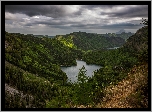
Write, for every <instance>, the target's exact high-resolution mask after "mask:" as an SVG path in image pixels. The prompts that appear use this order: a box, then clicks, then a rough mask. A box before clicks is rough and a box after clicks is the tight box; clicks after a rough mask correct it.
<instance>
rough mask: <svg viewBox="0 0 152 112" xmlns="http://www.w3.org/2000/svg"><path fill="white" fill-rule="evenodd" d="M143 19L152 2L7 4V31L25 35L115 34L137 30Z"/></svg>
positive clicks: (145, 17)
mask: <svg viewBox="0 0 152 112" xmlns="http://www.w3.org/2000/svg"><path fill="white" fill-rule="evenodd" d="M142 18H144V19H147V18H148V5H6V6H5V28H6V29H5V30H6V31H8V32H16V33H17V32H19V33H24V34H28V33H32V34H42V35H58V34H66V33H71V32H75V31H86V32H87V31H90V32H92V33H93V32H94V33H115V32H117V31H118V30H121V29H126V30H127V31H131V32H135V31H136V30H138V29H139V28H140V27H142V26H143V25H140V23H141V21H142ZM129 29H130V30H129ZM88 33H89V32H88Z"/></svg>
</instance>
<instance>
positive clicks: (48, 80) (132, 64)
mask: <svg viewBox="0 0 152 112" xmlns="http://www.w3.org/2000/svg"><path fill="white" fill-rule="evenodd" d="M147 23H148V22H147ZM115 46H117V47H118V46H121V47H120V48H118V49H115V50H108V49H103V48H108V47H115ZM76 59H82V60H84V61H86V63H87V64H98V65H101V66H102V68H100V69H99V70H97V71H94V76H92V77H87V76H86V69H85V67H84V66H83V67H82V68H81V69H80V71H79V73H78V80H77V82H75V83H70V82H67V75H66V73H64V72H63V71H62V70H61V69H60V66H61V65H62V66H72V65H76ZM147 63H148V26H144V27H143V28H141V29H139V30H138V31H137V32H136V33H135V34H134V35H132V36H131V37H129V39H127V41H126V43H125V41H124V39H122V38H120V37H110V38H109V37H103V36H100V35H97V34H93V33H85V32H74V33H72V34H68V35H65V36H61V35H60V36H56V37H55V38H48V37H34V36H32V35H23V34H19V33H8V32H5V108H63V107H64V108H73V107H75V108H78V107H80V105H83V106H84V107H97V104H98V103H99V102H100V103H103V104H104V103H105V102H102V100H103V99H104V98H107V94H106V92H105V88H107V87H109V86H111V85H112V86H115V85H117V84H119V82H121V81H122V80H124V79H125V78H127V77H128V73H132V72H131V71H132V70H133V69H134V68H136V66H138V67H140V66H141V67H142V69H144V66H143V65H142V64H144V65H146V67H145V68H146V70H145V72H144V73H143V75H144V74H146V75H144V76H145V77H144V78H145V80H144V81H145V82H144V85H143V86H142V88H139V89H138V91H137V92H138V93H139V94H140V95H143V96H145V97H144V99H145V98H146V100H147V96H146V95H147V94H148V93H147V90H148V83H146V81H147V80H148V77H147V73H148V72H147V69H148V65H147ZM139 71H142V70H141V69H139ZM133 72H134V71H133ZM135 74H136V73H135ZM139 74H140V73H139ZM143 75H141V77H142V76H143ZM135 76H136V75H135ZM132 81H133V80H132ZM136 82H138V83H140V82H141V84H142V81H136ZM139 85H140V84H139ZM139 85H138V87H139ZM143 88H145V89H144V91H141V90H142V89H143ZM137 95H138V94H137ZM137 95H136V94H135V97H137V98H139V97H138V96H137ZM129 98H130V99H131V96H130V97H129ZM139 100H140V102H142V101H143V99H142V98H141V99H139ZM128 101H130V100H128ZM131 101H133V100H131ZM136 103H138V102H136V101H135V102H133V104H134V105H136ZM105 105H106V104H105ZM142 105H143V103H142V104H139V105H138V107H139V108H140V107H142ZM101 107H102V108H104V106H101ZM134 107H136V106H134Z"/></svg>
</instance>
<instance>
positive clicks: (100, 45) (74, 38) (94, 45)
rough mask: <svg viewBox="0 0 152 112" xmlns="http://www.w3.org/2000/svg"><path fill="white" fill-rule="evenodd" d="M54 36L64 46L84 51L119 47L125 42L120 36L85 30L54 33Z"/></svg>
mask: <svg viewBox="0 0 152 112" xmlns="http://www.w3.org/2000/svg"><path fill="white" fill-rule="evenodd" d="M55 38H56V39H58V40H59V41H61V42H62V43H64V44H65V45H66V46H69V47H71V48H77V49H81V50H84V51H87V50H99V49H104V48H112V47H120V46H122V45H123V44H124V43H125V40H124V39H122V38H121V37H114V36H111V37H105V36H103V35H101V34H95V33H86V32H73V33H70V34H67V35H56V37H55Z"/></svg>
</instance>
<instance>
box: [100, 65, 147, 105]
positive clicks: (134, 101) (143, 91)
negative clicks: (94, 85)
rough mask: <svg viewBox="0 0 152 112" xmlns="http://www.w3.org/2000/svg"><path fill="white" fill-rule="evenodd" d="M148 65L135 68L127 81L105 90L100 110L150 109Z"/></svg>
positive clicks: (124, 80)
mask: <svg viewBox="0 0 152 112" xmlns="http://www.w3.org/2000/svg"><path fill="white" fill-rule="evenodd" d="M147 91H148V64H143V65H140V66H134V67H133V68H132V69H131V71H130V72H129V73H128V76H127V78H126V79H123V80H122V81H120V82H119V83H118V84H117V85H115V86H113V85H111V86H109V87H107V88H106V89H105V91H104V92H105V94H106V95H105V97H104V98H103V100H102V102H101V104H98V105H97V107H100V108H148V94H147Z"/></svg>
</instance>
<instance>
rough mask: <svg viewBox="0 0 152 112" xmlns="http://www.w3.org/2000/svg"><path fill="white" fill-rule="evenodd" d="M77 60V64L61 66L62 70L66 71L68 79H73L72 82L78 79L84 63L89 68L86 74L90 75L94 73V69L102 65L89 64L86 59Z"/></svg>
mask: <svg viewBox="0 0 152 112" xmlns="http://www.w3.org/2000/svg"><path fill="white" fill-rule="evenodd" d="M76 62H77V66H71V67H61V70H62V71H63V72H65V73H66V75H67V76H68V79H69V80H71V82H74V81H77V77H76V76H77V75H78V73H79V71H80V70H79V69H81V68H82V66H83V65H84V67H85V69H86V70H87V72H86V75H87V76H89V77H91V76H92V75H94V74H93V71H95V70H97V69H100V68H101V66H98V65H87V64H86V62H85V61H80V60H76Z"/></svg>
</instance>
